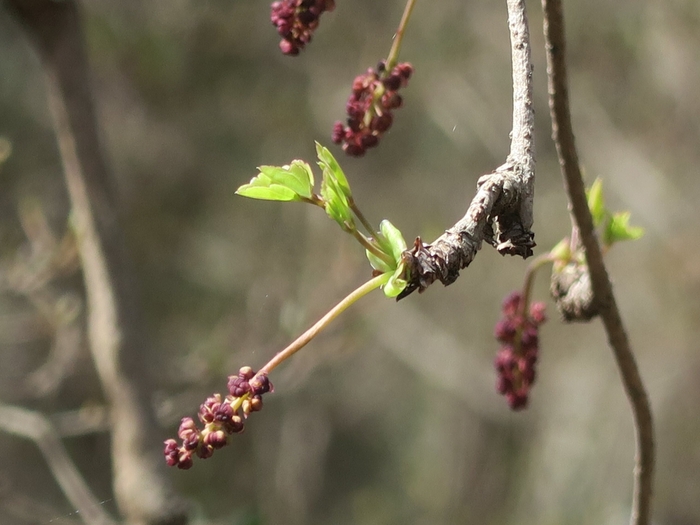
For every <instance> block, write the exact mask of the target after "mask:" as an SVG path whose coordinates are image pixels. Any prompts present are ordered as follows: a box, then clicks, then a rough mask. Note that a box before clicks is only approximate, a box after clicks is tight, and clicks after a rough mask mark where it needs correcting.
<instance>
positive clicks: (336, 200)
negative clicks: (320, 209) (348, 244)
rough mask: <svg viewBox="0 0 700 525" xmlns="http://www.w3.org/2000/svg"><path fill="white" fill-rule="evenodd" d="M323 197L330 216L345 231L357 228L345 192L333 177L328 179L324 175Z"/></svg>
mask: <svg viewBox="0 0 700 525" xmlns="http://www.w3.org/2000/svg"><path fill="white" fill-rule="evenodd" d="M321 197H322V198H323V201H324V202H325V206H324V207H325V209H326V213H327V214H328V216H329V217H330V218H331V219H333V220H334V221H335V222H337V223H338V224H339V225H340V227H341V228H342V229H343V230H345V231H348V230H353V229H354V228H355V220H354V219H353V216H352V210H351V209H350V204H349V203H348V199H347V197H346V196H345V193H344V192H343V190H342V189H341V188H340V187H339V186H338V181H337V180H336V179H335V178H333V177H326V176H325V174H324V177H323V181H322V182H321Z"/></svg>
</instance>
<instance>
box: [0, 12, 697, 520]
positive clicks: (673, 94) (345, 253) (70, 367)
mask: <svg viewBox="0 0 700 525" xmlns="http://www.w3.org/2000/svg"><path fill="white" fill-rule="evenodd" d="M82 5H83V8H84V22H85V33H86V35H85V36H86V40H87V46H88V49H89V54H90V61H91V65H92V67H93V74H94V88H95V97H96V101H97V105H98V108H99V115H100V123H101V127H102V131H103V145H104V150H105V153H106V155H107V157H108V159H109V161H110V163H111V166H112V168H113V171H114V174H115V177H116V184H117V188H118V193H119V199H120V208H121V211H122V214H123V217H124V219H125V224H124V226H125V229H126V232H125V233H126V237H127V241H128V244H129V249H130V254H131V257H132V260H133V262H134V265H135V268H136V270H137V281H138V283H137V284H138V288H139V290H140V296H141V302H142V304H143V311H144V315H145V316H146V319H145V322H146V324H147V327H148V329H149V337H150V345H149V347H148V348H146V349H144V352H147V353H148V356H149V363H150V366H152V367H153V369H154V370H157V371H158V382H157V384H154V385H153V389H154V392H155V394H154V398H153V402H154V404H155V406H156V408H157V411H158V415H159V421H160V424H161V428H162V437H163V439H165V438H166V437H170V436H174V434H175V432H176V429H177V425H178V422H179V419H180V418H181V417H183V416H186V415H190V416H194V415H195V413H196V411H197V408H198V406H199V404H200V403H201V402H202V400H203V399H204V398H205V397H206V396H207V395H209V394H210V393H212V392H215V391H216V392H221V391H225V389H226V377H227V375H229V374H232V373H235V372H236V371H237V370H238V368H239V367H240V366H243V365H250V366H253V367H254V368H258V367H260V366H261V365H262V364H264V363H265V362H266V361H267V360H268V359H269V358H270V357H271V356H272V355H273V354H274V353H275V352H276V351H278V350H279V349H281V348H282V347H283V346H285V345H286V344H287V343H288V342H289V341H291V340H292V339H293V338H294V337H296V335H298V334H299V333H301V332H302V331H303V330H305V329H306V327H308V326H309V325H310V324H311V323H312V322H314V321H315V320H316V319H317V318H318V317H320V316H321V315H322V314H323V313H325V311H327V310H328V309H329V308H330V307H331V306H332V305H334V304H335V303H336V302H337V301H338V300H340V299H341V298H342V297H344V296H345V295H346V294H347V293H348V292H349V291H350V290H352V289H353V288H354V287H356V286H357V285H359V284H360V283H361V282H362V281H363V280H364V279H366V278H367V277H368V276H369V267H368V265H367V262H366V259H365V257H364V254H363V250H361V249H359V247H358V246H357V245H356V244H355V242H354V241H353V240H352V239H351V238H350V237H349V236H347V235H344V234H342V233H341V232H340V230H339V229H338V227H337V225H335V223H333V222H331V221H329V220H328V219H327V217H326V216H325V214H324V213H323V212H322V211H321V210H319V209H317V208H313V207H311V206H303V205H300V204H279V203H269V202H258V201H251V200H247V199H244V198H240V197H236V196H235V195H234V192H235V190H236V188H237V187H238V186H239V185H241V184H243V183H245V182H247V181H248V180H249V179H250V178H251V177H252V176H253V175H254V174H255V172H256V170H255V167H256V166H259V165H261V164H284V163H287V162H289V161H290V160H292V159H294V158H302V159H305V160H307V161H312V160H313V159H314V140H319V141H320V142H322V143H324V144H327V145H329V146H332V145H331V144H330V133H331V129H332V126H333V123H334V122H335V121H336V120H341V119H343V118H344V107H345V100H346V99H347V96H348V94H349V91H350V85H351V82H352V80H353V78H354V77H355V76H356V75H358V74H360V73H363V72H364V71H365V70H366V69H367V68H368V67H372V66H374V65H376V63H377V61H378V60H379V59H381V58H382V57H385V56H386V54H387V53H388V50H389V47H390V45H391V38H392V35H393V32H394V30H395V28H396V25H397V24H398V21H399V19H400V17H401V13H402V10H403V3H402V2H394V1H392V2H377V1H374V0H355V1H352V2H350V1H345V0H339V1H338V2H337V8H336V10H335V11H334V12H332V13H330V14H325V15H323V17H322V19H321V25H320V27H319V29H318V30H317V32H316V34H315V36H314V41H313V42H312V44H311V45H310V46H309V47H308V48H307V49H306V50H305V51H303V52H302V54H301V55H300V56H298V57H294V58H291V57H286V56H283V55H282V54H281V53H280V52H279V49H278V37H277V35H276V33H275V30H274V28H273V27H272V26H271V25H270V21H269V5H268V4H267V3H266V2H263V1H260V0H258V1H252V0H197V1H193V0H171V1H169V2H158V1H151V2H142V1H136V0H124V1H122V2H111V1H109V0H84V1H83V2H82ZM528 7H529V15H530V22H531V31H532V38H533V54H534V57H533V58H534V61H535V83H536V111H537V154H538V159H537V170H538V172H537V191H536V202H535V211H536V220H535V227H534V228H535V232H536V238H535V240H536V241H537V243H538V247H537V248H536V249H535V253H536V254H537V253H542V252H544V251H546V250H548V249H549V248H550V247H551V246H553V245H554V244H555V243H556V242H558V240H560V239H561V238H562V237H564V236H566V235H568V233H569V219H568V213H567V202H566V198H565V195H564V193H563V189H562V183H561V177H560V174H559V169H558V164H557V160H556V155H555V152H554V148H553V145H552V143H551V140H550V124H549V116H548V109H547V99H546V77H545V65H544V48H543V42H542V29H541V8H540V5H539V4H538V3H537V2H530V4H529V6H528ZM565 17H566V22H567V31H568V42H569V49H568V57H569V68H570V76H571V97H572V106H573V107H572V110H573V119H574V129H575V132H576V137H577V139H578V146H579V148H580V156H581V161H582V163H583V165H584V168H585V171H586V174H587V178H588V182H589V183H590V182H592V180H593V179H594V178H595V177H598V176H600V177H602V178H603V179H604V185H605V192H606V197H607V202H608V205H609V208H611V209H613V210H629V211H631V213H632V221H631V222H632V223H633V224H635V225H639V226H642V227H644V228H645V230H646V234H645V236H644V237H643V238H642V239H641V240H639V241H635V242H631V243H622V244H620V245H617V246H616V247H615V248H614V249H613V250H612V252H610V253H609V255H608V256H607V262H608V264H609V270H610V272H611V275H612V278H613V280H614V284H615V291H616V293H617V295H618V301H619V304H620V306H621V309H622V314H623V318H624V319H625V321H626V323H627V328H628V331H629V334H630V336H631V340H632V343H633V346H634V349H635V351H636V354H637V357H638V360H639V366H640V368H641V372H642V376H643V378H644V379H645V381H646V386H647V388H648V391H649V394H650V397H651V402H652V405H653V411H654V415H655V417H656V438H657V449H658V460H657V472H658V473H657V477H656V482H655V491H656V494H655V501H654V505H653V506H654V523H658V524H664V525H690V524H696V523H699V522H700V417H698V410H697V407H698V402H699V401H700V382H698V380H697V377H698V375H699V374H700V353H699V352H698V340H699V339H700V305H699V301H698V296H699V295H700V262H699V261H700V242H699V239H700V221H699V220H698V214H697V202H698V199H700V177H699V175H700V168H699V166H700V96H699V94H698V93H699V91H698V86H699V85H700V2H697V1H696V0H667V1H663V2H662V1H661V0H642V1H635V2H632V1H620V2H608V1H603V0H590V1H587V2H583V1H573V0H568V1H566V2H565ZM401 59H402V60H406V61H410V62H411V63H412V64H413V65H414V67H415V70H416V71H415V74H414V76H413V78H412V79H411V81H410V84H409V86H408V88H407V89H405V91H404V92H403V95H404V102H405V106H404V108H402V109H400V110H398V111H397V113H396V114H395V122H394V126H393V128H392V130H391V131H390V133H389V134H388V135H387V136H385V137H384V139H383V140H382V142H381V144H380V146H379V147H378V148H377V149H375V150H370V152H369V153H368V154H367V155H366V156H365V157H364V158H361V159H354V158H347V157H345V156H344V155H343V154H342V152H341V151H340V149H339V148H337V147H335V146H334V147H332V148H331V151H332V152H333V153H334V154H336V155H337V156H338V159H339V160H340V162H341V165H342V166H343V167H344V169H345V172H346V173H347V175H348V178H349V179H350V182H351V184H352V186H353V189H354V192H355V195H356V199H357V201H358V202H359V204H360V206H361V208H362V209H363V211H364V213H365V214H366V215H367V216H368V217H369V218H370V220H372V221H374V222H376V223H378V222H379V220H381V219H382V218H389V219H390V220H391V221H392V222H393V223H394V224H395V225H396V226H397V227H398V228H400V229H401V231H402V232H403V233H404V235H405V236H406V238H407V239H412V238H414V237H415V236H418V235H420V236H421V237H422V238H423V239H425V240H427V241H430V240H433V239H435V238H436V237H437V236H439V235H440V234H441V233H442V231H443V230H444V229H445V228H447V227H449V226H451V225H452V224H454V222H456V220H457V219H459V218H460V217H461V216H462V215H463V213H464V212H465V210H466V206H467V205H468V203H469V202H470V200H471V198H472V196H473V194H474V191H475V187H476V180H477V178H478V177H479V175H481V174H483V173H486V172H488V171H490V170H492V169H494V168H495V167H497V166H499V165H500V164H501V163H503V161H504V160H505V156H506V154H507V153H508V149H509V139H508V133H509V132H510V126H511V120H510V119H511V83H510V54H509V41H508V31H507V25H506V8H505V3H504V2H498V3H493V2H481V3H479V2H461V1H457V0H444V1H442V2H438V3H435V4H432V3H430V2H418V5H417V7H416V9H415V11H414V14H413V19H412V20H411V23H410V25H409V28H408V32H407V34H406V37H405V40H404V47H403V51H402V53H401ZM43 80H44V79H43V73H42V70H41V67H40V63H39V61H38V58H37V56H36V54H35V53H34V52H33V49H32V48H31V47H30V46H29V44H28V42H27V40H26V38H25V36H24V34H23V32H22V31H21V30H20V28H19V27H18V25H17V24H16V23H15V22H14V20H13V19H12V18H10V16H9V15H8V13H7V12H6V11H4V10H3V9H2V8H1V7H0V137H2V138H1V139H0V157H6V160H5V162H4V164H3V165H2V166H1V167H0V256H1V260H2V261H3V262H2V273H3V276H2V287H3V289H2V295H0V399H1V400H2V401H3V402H5V403H12V404H15V405H22V406H26V407H30V408H32V409H35V410H40V411H42V412H43V413H45V414H47V415H51V416H52V417H53V418H54V421H55V422H57V423H56V424H57V425H58V424H59V423H61V422H63V423H62V424H64V426H66V427H68V428H70V427H71V423H70V422H71V421H73V420H72V419H70V418H71V417H74V416H75V415H76V412H75V411H78V412H77V413H78V414H82V416H81V417H82V418H83V419H82V420H83V421H84V420H85V418H87V419H88V420H90V418H93V419H92V420H91V421H93V423H94V425H93V427H94V428H93V427H91V428H93V431H89V432H88V431H86V432H84V433H80V432H78V434H79V435H76V436H73V437H68V438H66V440H65V442H66V445H67V446H68V447H69V451H70V452H71V455H72V457H73V458H74V460H75V461H76V463H77V465H78V466H79V468H80V469H81V471H82V472H83V474H84V476H85V478H86V479H87V480H88V482H89V485H90V486H91V488H92V489H93V491H94V492H95V494H96V496H97V497H98V498H99V500H100V501H101V502H103V504H104V506H105V507H106V508H108V509H109V510H110V511H112V510H114V501H113V499H112V498H113V495H112V493H111V480H110V461H109V436H108V434H107V433H106V432H100V431H94V430H95V428H96V429H98V430H99V427H100V418H101V415H100V414H101V412H100V410H101V409H100V407H101V406H102V404H103V396H102V393H101V390H100V385H99V382H98V380H97V379H96V376H95V372H94V370H93V364H92V360H91V357H90V354H89V352H88V350H87V348H86V340H85V336H84V324H85V312H84V298H83V295H84V293H83V290H82V279H81V276H80V270H79V267H78V263H77V262H76V259H75V254H74V248H72V246H73V243H72V240H71V238H70V233H67V232H68V231H69V230H68V221H69V213H70V210H69V206H68V198H67V194H66V190H65V188H64V179H63V175H62V168H61V164H60V158H59V155H58V149H57V146H56V141H55V136H54V132H53V129H52V123H51V119H50V116H49V114H48V110H47V103H46V93H45V87H44V81H43ZM10 150H11V151H10ZM47 245H48V246H53V247H55V246H59V248H60V250H61V251H60V253H61V254H62V255H61V257H63V258H64V259H61V260H62V261H63V263H64V264H63V266H62V271H61V272H60V275H58V276H57V277H56V278H54V279H52V280H51V281H50V282H46V283H43V284H42V286H38V287H37V286H35V287H33V288H31V287H30V288H31V292H28V291H27V290H28V288H27V286H24V287H23V285H26V282H25V281H23V280H22V279H23V278H25V277H26V276H25V274H30V275H34V274H33V273H32V272H31V271H30V270H32V269H36V267H35V265H37V264H41V257H39V256H37V252H39V253H40V252H41V247H42V246H47ZM33 265H34V266H33ZM525 267H526V263H525V262H524V261H522V260H521V259H516V258H502V257H501V256H499V255H498V254H497V253H496V252H495V251H494V250H493V249H491V248H490V247H484V249H483V250H482V251H481V252H480V253H479V255H478V256H477V257H476V259H475V261H474V263H473V264H472V265H471V266H470V267H469V268H468V269H467V270H465V271H463V273H462V276H461V278H460V279H459V280H458V281H457V282H456V283H455V284H454V285H452V286H450V287H448V288H443V287H442V286H440V285H439V284H436V285H435V286H433V287H431V288H430V289H429V290H428V291H427V292H426V293H425V294H423V295H420V296H419V295H418V294H414V295H412V296H410V297H409V298H408V299H406V300H404V301H401V302H400V303H398V304H397V303H394V302H393V301H391V300H387V299H386V298H384V297H383V295H382V294H381V293H374V294H373V295H371V296H369V297H368V298H366V299H365V300H363V301H362V302H361V303H360V304H358V305H356V306H354V307H353V308H352V309H351V310H350V311H349V312H347V313H346V314H345V315H343V316H342V317H341V318H340V319H339V320H338V321H336V322H335V323H334V324H333V325H332V327H331V328H330V330H328V331H327V332H326V333H324V334H322V335H321V336H320V337H319V338H318V339H317V340H315V341H313V342H312V344H310V345H309V346H308V347H307V348H305V349H304V350H303V351H302V352H300V353H299V354H298V355H297V356H295V358H294V359H292V360H291V361H289V362H287V363H285V364H284V365H283V366H282V367H280V368H279V369H278V370H277V371H276V372H275V373H274V374H273V376H272V381H273V382H274V384H275V388H276V392H275V393H274V394H273V395H272V396H270V397H268V398H266V409H265V410H264V411H262V412H261V413H259V414H256V415H255V416H254V417H253V418H251V420H250V421H249V423H248V425H247V431H246V433H245V434H243V435H241V436H237V437H236V439H235V440H234V442H233V444H232V445H231V446H229V447H227V448H226V449H224V450H222V451H219V452H218V453H217V454H216V455H215V456H214V458H212V459H210V460H207V461H196V462H195V466H194V467H193V468H192V469H191V470H190V471H177V470H172V471H171V472H170V474H171V475H172V478H173V480H174V481H175V483H176V485H177V487H178V490H180V491H181V493H182V494H183V495H184V496H185V497H186V498H187V499H188V500H189V501H190V502H191V503H192V516H193V520H194V522H195V523H212V524H213V523H217V524H219V523H220V524H229V523H230V524H290V525H296V524H362V525H373V524H426V525H427V524H436V523H437V524H461V523H477V524H499V525H500V524H504V525H505V524H519V525H526V524H537V525H548V524H622V523H626V522H627V520H628V516H629V510H630V503H631V490H632V469H633V457H634V436H633V428H632V418H631V412H630V408H629V405H628V402H627V399H626V397H625V395H624V392H623V389H622V386H621V383H620V381H619V378H618V372H617V369H616V366H615V364H614V362H613V358H612V354H611V351H610V349H609V348H608V346H607V344H606V340H605V335H604V332H603V329H602V326H601V324H600V322H599V321H597V320H596V321H594V322H592V323H590V324H586V325H564V324H562V323H561V322H560V321H559V320H558V315H557V313H556V311H555V309H554V306H553V305H552V304H551V302H550V303H549V305H548V313H549V317H550V320H549V322H547V323H546V324H545V325H544V326H543V327H542V329H541V335H540V340H541V343H540V346H541V350H540V352H541V354H540V355H541V358H540V364H539V367H538V379H537V383H536V385H535V387H534V389H533V391H532V395H531V398H530V405H529V408H528V409H527V410H525V411H524V412H521V413H513V412H511V411H510V410H509V408H508V406H507V404H506V402H505V400H504V399H503V398H502V397H501V396H499V395H498V394H497V393H496V391H495V388H494V385H495V381H496V374H495V371H494V370H493V365H492V362H493V358H494V356H495V352H496V350H497V347H498V344H497V342H496V341H495V340H494V338H493V335H492V334H493V326H494V324H495V323H496V321H497V320H498V318H499V316H500V311H499V310H500V303H501V301H502V299H503V298H504V296H505V295H506V294H508V293H509V292H510V291H511V290H513V289H516V288H519V287H520V286H521V283H522V278H523V274H524V270H525ZM545 273H546V272H543V273H542V275H541V276H539V277H538V279H537V283H536V293H535V298H536V299H540V300H545V299H546V298H547V296H548V282H547V281H548V277H547V276H545ZM23 276H24V277H23ZM25 280H26V279H25ZM23 290H24V291H23ZM91 414H92V415H91ZM88 426H89V425H88ZM0 465H1V466H0V515H2V516H4V517H2V518H0V523H3V524H5V523H7V524H14V523H17V524H24V523H27V524H29V523H49V522H51V523H59V524H61V523H74V522H76V523H77V522H78V517H77V516H76V515H75V514H74V510H75V509H74V508H72V507H71V506H70V504H69V503H68V502H67V501H66V500H65V498H64V496H63V494H62V493H61V491H60V490H59V488H58V487H57V485H56V483H55V481H54V479H53V478H52V476H51V474H50V472H49V470H48V468H47V466H46V464H45V462H44V459H43V457H42V456H41V455H40V454H39V453H38V451H37V448H36V446H35V445H34V444H32V443H31V442H29V441H23V440H21V439H19V438H17V437H15V436H10V435H8V434H4V433H0Z"/></svg>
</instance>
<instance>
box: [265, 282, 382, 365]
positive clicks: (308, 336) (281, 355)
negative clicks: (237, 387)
mask: <svg viewBox="0 0 700 525" xmlns="http://www.w3.org/2000/svg"><path fill="white" fill-rule="evenodd" d="M390 276H391V274H388V273H384V274H382V275H378V276H376V277H373V278H372V279H370V280H369V281H367V282H366V283H364V284H363V285H362V286H360V287H359V288H356V289H355V290H353V291H352V292H350V294H348V295H347V296H346V297H345V298H344V299H343V300H342V301H340V302H339V303H338V304H336V305H335V306H334V307H333V308H331V310H330V311H329V312H328V313H327V314H326V315H324V316H323V317H321V319H319V320H318V321H316V323H315V324H314V325H313V326H312V327H311V328H309V329H308V330H307V331H306V332H304V333H303V334H301V335H300V336H299V337H297V338H296V339H295V340H294V342H292V343H291V344H290V345H289V346H287V348H285V349H284V350H280V351H279V352H277V354H276V355H275V357H273V358H272V359H270V361H269V362H268V363H267V364H266V365H265V366H263V367H262V368H261V369H260V370H259V371H258V375H268V374H269V373H270V372H272V371H273V370H274V369H275V368H277V366H279V365H280V364H281V363H282V362H284V361H285V360H287V359H288V358H290V357H291V356H292V355H294V354H296V353H297V352H298V351H299V350H301V349H302V348H304V346H306V345H307V344H308V343H309V342H310V341H311V340H312V339H313V338H314V337H316V336H317V335H318V333H319V332H320V331H321V330H323V329H324V328H326V327H327V326H328V325H329V324H330V322H331V321H333V319H335V318H336V317H338V316H339V315H340V314H342V313H343V312H344V311H345V310H347V309H348V307H350V306H351V305H353V304H354V303H356V302H357V301H358V300H360V299H361V298H362V297H364V296H365V295H367V294H368V293H370V292H371V291H372V290H376V289H377V288H379V287H380V286H382V285H384V284H386V282H387V281H388V280H389V277H390Z"/></svg>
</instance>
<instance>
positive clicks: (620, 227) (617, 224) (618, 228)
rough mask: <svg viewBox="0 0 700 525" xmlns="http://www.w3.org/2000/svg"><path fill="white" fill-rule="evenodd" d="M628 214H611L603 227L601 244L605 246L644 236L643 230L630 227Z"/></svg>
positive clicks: (626, 212)
mask: <svg viewBox="0 0 700 525" xmlns="http://www.w3.org/2000/svg"><path fill="white" fill-rule="evenodd" d="M629 220H630V212H628V211H625V212H620V213H615V214H613V215H612V216H611V217H610V219H609V220H608V222H607V224H606V225H605V231H604V232H603V243H604V244H606V245H607V246H611V245H612V244H614V243H616V242H619V241H627V240H635V239H639V238H640V237H641V236H642V235H644V229H643V228H639V227H637V226H630V225H629Z"/></svg>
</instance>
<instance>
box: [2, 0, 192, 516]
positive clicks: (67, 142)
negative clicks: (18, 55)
mask: <svg viewBox="0 0 700 525" xmlns="http://www.w3.org/2000/svg"><path fill="white" fill-rule="evenodd" d="M6 3H7V4H8V6H9V7H10V9H11V11H12V12H13V13H14V15H15V16H16V18H17V19H18V20H19V21H20V22H21V23H22V25H23V26H24V28H25V30H26V32H27V34H28V35H29V37H30V39H31V40H32V41H33V43H34V44H35V46H36V49H37V50H38V52H39V55H40V57H41V60H42V63H43V66H44V69H45V72H46V80H47V91H48V97H49V107H50V110H51V113H52V116H53V120H54V127H55V131H56V135H57V140H58V144H59V149H60V153H61V158H62V162H63V168H64V172H65V177H66V184H67V187H68V193H69V195H70V201H71V205H72V213H73V224H74V228H75V231H76V236H77V238H78V242H79V250H80V257H81V262H82V268H83V276H84V280H85V288H86V291H87V303H88V308H89V315H88V325H89V328H88V329H89V338H90V346H91V351H92V355H93V359H94V362H95V365H96V368H97V372H98V374H99V377H100V380H101V382H102V387H103V389H104V392H105V395H106V397H107V400H108V403H109V406H110V411H111V439H112V465H113V476H114V479H113V485H114V493H115V498H116V501H117V503H118V505H119V508H120V510H121V512H122V513H123V515H124V517H125V518H126V520H127V521H128V522H129V523H133V524H144V525H146V524H175V523H185V522H186V515H185V512H184V506H183V505H182V503H181V502H180V501H179V500H178V498H177V497H176V495H175V494H174V492H173V490H172V489H171V486H170V484H169V482H168V479H167V477H166V475H165V464H164V462H163V459H162V450H161V448H162V445H161V444H160V442H159V440H158V433H157V428H156V423H155V417H154V414H153V410H152V408H151V405H150V402H149V388H148V385H149V384H151V383H150V381H148V374H147V371H146V370H147V367H146V366H145V359H144V357H145V353H146V352H147V345H146V342H145V334H144V331H143V330H142V322H141V318H140V313H139V307H138V304H137V303H138V301H137V300H136V294H135V293H134V292H135V290H134V288H133V282H134V280H133V279H132V276H131V271H130V270H129V265H128V261H127V257H126V253H125V247H124V243H123V239H122V232H121V230H120V226H119V220H118V214H117V208H116V205H115V200H116V199H115V194H114V191H113V189H112V187H111V179H110V173H109V170H108V168H107V163H106V162H105V159H104V157H103V155H102V153H101V149H100V144H99V138H98V135H99V134H98V127H97V120H96V117H95V108H94V104H93V98H92V92H91V88H90V79H89V68H88V64H87V56H86V53H85V49H84V46H83V40H82V38H83V37H82V30H81V21H80V15H79V11H78V6H77V5H76V2H75V1H74V0H64V1H60V2H58V1H53V0H6Z"/></svg>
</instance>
